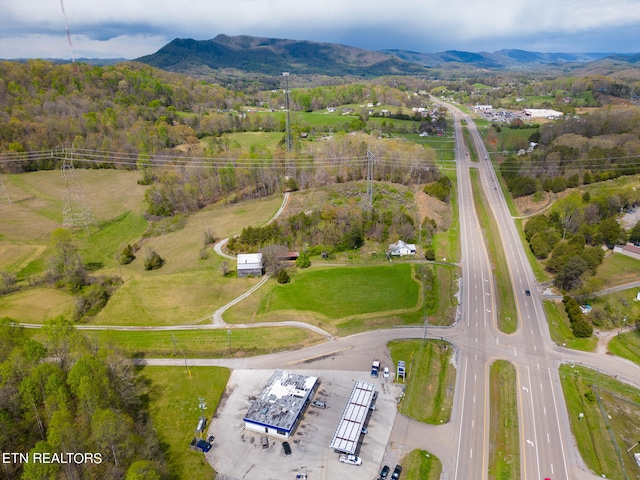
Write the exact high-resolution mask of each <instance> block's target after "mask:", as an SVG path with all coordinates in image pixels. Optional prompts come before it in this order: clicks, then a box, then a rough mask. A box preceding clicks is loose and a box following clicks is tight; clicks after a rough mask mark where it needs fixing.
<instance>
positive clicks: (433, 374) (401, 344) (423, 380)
mask: <svg viewBox="0 0 640 480" xmlns="http://www.w3.org/2000/svg"><path fill="white" fill-rule="evenodd" d="M388 347H389V353H390V354H391V358H392V359H393V362H394V364H395V365H397V364H398V360H404V362H405V364H406V374H407V378H406V380H405V381H406V383H407V387H406V390H405V395H404V397H403V398H402V399H401V401H400V403H399V405H398V411H399V412H400V413H402V414H404V415H407V416H409V417H411V418H414V419H416V420H418V421H420V422H425V423H431V424H434V425H440V424H442V423H447V422H448V421H449V419H450V417H451V409H452V406H453V389H454V386H455V381H456V369H455V367H454V366H453V365H452V364H451V361H450V360H451V356H452V355H453V348H450V344H449V343H448V342H445V341H441V340H427V341H423V340H396V341H392V342H389V343H388Z"/></svg>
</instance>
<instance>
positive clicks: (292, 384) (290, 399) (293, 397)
mask: <svg viewBox="0 0 640 480" xmlns="http://www.w3.org/2000/svg"><path fill="white" fill-rule="evenodd" d="M317 381H318V377H311V376H307V375H301V374H299V373H292V372H288V371H285V370H276V371H275V372H274V374H273V375H272V376H271V378H270V379H269V382H268V383H267V385H266V386H265V387H264V389H263V390H262V393H261V394H260V396H259V397H258V398H256V399H255V400H253V401H252V402H251V404H250V405H249V409H248V410H247V414H246V415H245V416H244V418H243V420H244V421H245V422H251V423H255V424H258V425H264V426H267V427H273V428H277V429H279V430H284V431H287V432H290V431H291V429H292V428H293V427H294V426H295V424H296V422H297V420H298V416H299V415H300V412H301V411H302V408H303V407H304V405H305V402H306V401H307V400H308V399H309V396H310V394H311V393H312V392H313V388H314V386H315V385H316V382H317Z"/></svg>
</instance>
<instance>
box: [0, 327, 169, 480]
mask: <svg viewBox="0 0 640 480" xmlns="http://www.w3.org/2000/svg"><path fill="white" fill-rule="evenodd" d="M148 389H149V386H148V385H147V384H146V383H145V382H143V381H142V380H141V378H140V377H138V376H137V375H136V374H135V371H134V368H133V365H132V364H131V361H130V360H129V359H127V358H125V357H122V356H121V355H119V354H117V353H115V352H113V351H108V350H105V349H99V348H97V347H96V346H95V345H93V344H91V343H90V342H88V341H87V339H86V338H85V337H84V336H82V335H81V334H80V333H79V332H78V331H77V330H76V329H75V328H74V326H73V324H72V323H71V322H70V321H68V320H67V319H65V318H63V317H58V318H55V319H52V320H49V321H47V322H46V323H45V325H44V326H43V328H42V331H41V335H36V336H32V335H28V334H27V332H26V331H25V330H24V328H22V327H19V326H16V325H15V324H13V323H12V322H10V321H8V320H7V319H4V320H0V428H2V432H3V434H2V435H1V436H0V449H1V450H2V452H13V453H17V454H23V455H28V457H27V458H31V459H33V458H36V457H35V455H36V454H39V455H41V456H42V455H48V456H49V458H53V457H52V456H53V455H59V456H61V458H67V455H68V454H70V453H80V454H82V455H81V456H80V457H79V456H77V455H76V456H74V457H69V458H71V461H66V462H50V463H45V462H34V461H31V462H28V463H26V462H19V461H12V462H3V463H2V466H1V467H0V477H1V478H7V479H16V478H21V479H23V480H41V479H45V478H46V479H52V478H67V479H81V478H100V479H123V478H126V479H146V480H160V479H162V478H168V473H167V472H168V470H167V463H166V459H165V458H164V454H163V452H162V450H161V447H160V443H159V441H158V438H157V436H156V433H155V430H154V428H153V425H152V423H151V420H150V418H149V414H148V411H147V406H146V401H145V396H146V395H147V394H148Z"/></svg>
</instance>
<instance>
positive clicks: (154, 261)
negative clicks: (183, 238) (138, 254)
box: [144, 250, 164, 270]
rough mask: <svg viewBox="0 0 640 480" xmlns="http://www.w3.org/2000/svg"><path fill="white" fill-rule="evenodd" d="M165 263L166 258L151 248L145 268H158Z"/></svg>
mask: <svg viewBox="0 0 640 480" xmlns="http://www.w3.org/2000/svg"><path fill="white" fill-rule="evenodd" d="M163 265H164V260H163V259H162V257H161V256H160V255H158V254H157V253H156V252H155V251H153V250H151V251H150V252H149V254H148V255H147V259H146V260H145V261H144V269H145V270H157V269H158V268H161V267H162V266H163Z"/></svg>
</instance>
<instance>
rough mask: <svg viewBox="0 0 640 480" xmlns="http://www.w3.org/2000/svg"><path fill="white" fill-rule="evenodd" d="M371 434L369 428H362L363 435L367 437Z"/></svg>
mask: <svg viewBox="0 0 640 480" xmlns="http://www.w3.org/2000/svg"><path fill="white" fill-rule="evenodd" d="M367 433H369V429H368V428H367V427H362V435H366V434H367Z"/></svg>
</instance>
